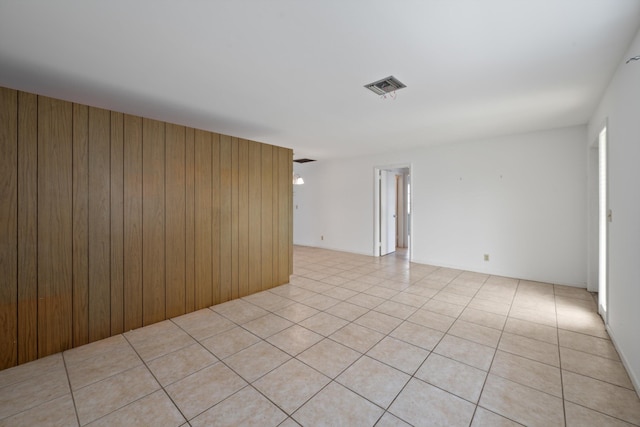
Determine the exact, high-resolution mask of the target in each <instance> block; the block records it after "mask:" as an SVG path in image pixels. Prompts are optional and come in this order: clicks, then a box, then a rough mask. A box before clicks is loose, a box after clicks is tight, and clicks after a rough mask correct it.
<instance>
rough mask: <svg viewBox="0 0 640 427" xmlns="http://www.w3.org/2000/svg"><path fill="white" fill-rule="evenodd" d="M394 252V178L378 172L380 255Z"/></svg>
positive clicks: (389, 173)
mask: <svg viewBox="0 0 640 427" xmlns="http://www.w3.org/2000/svg"><path fill="white" fill-rule="evenodd" d="M395 250H396V176H395V173H394V172H390V171H385V170H383V171H380V255H381V256H382V255H387V254H390V253H392V252H395Z"/></svg>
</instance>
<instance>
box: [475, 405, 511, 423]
mask: <svg viewBox="0 0 640 427" xmlns="http://www.w3.org/2000/svg"><path fill="white" fill-rule="evenodd" d="M521 425H522V424H519V423H517V422H515V421H511V420H510V419H508V418H505V417H503V416H501V415H498V414H496V413H494V412H491V411H488V410H486V409H484V408H482V407H480V406H478V407H477V408H476V413H475V414H474V416H473V421H472V422H471V427H518V426H521Z"/></svg>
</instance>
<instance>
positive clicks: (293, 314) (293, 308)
mask: <svg viewBox="0 0 640 427" xmlns="http://www.w3.org/2000/svg"><path fill="white" fill-rule="evenodd" d="M318 312H319V310H316V309H315V308H313V307H309V306H308V305H304V304H300V303H298V302H296V303H293V304H291V305H288V306H286V307H284V308H281V309H280V310H278V311H276V312H275V314H277V315H278V316H280V317H284V318H285V319H287V320H289V321H290V322H293V323H298V322H301V321H303V320H304V319H307V318H309V317H311V316H313V315H314V314H317V313H318Z"/></svg>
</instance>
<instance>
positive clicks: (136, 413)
mask: <svg viewBox="0 0 640 427" xmlns="http://www.w3.org/2000/svg"><path fill="white" fill-rule="evenodd" d="M185 421H186V420H185V419H184V417H183V416H182V414H181V413H180V411H179V410H178V408H176V406H175V405H174V404H173V402H172V401H171V399H169V396H167V394H166V393H165V392H164V391H163V390H158V391H156V392H154V393H151V394H150V395H148V396H145V397H143V398H142V399H140V400H137V401H135V402H133V403H131V404H129V405H127V406H125V407H124V408H121V409H118V410H117V411H115V412H112V413H110V414H108V415H106V416H104V417H103V418H100V419H99V420H96V421H94V422H93V423H91V424H89V425H90V426H91V427H100V426H104V427H111V426H125V425H130V426H140V427H142V426H148V427H155V426H160V425H162V426H167V427H169V426H175V427H178V426H181V425H182V424H184V422H185Z"/></svg>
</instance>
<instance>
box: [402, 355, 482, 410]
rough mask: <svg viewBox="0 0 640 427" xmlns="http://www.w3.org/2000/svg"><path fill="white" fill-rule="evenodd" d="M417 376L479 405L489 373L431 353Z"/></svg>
mask: <svg viewBox="0 0 640 427" xmlns="http://www.w3.org/2000/svg"><path fill="white" fill-rule="evenodd" d="M415 376H416V378H419V379H421V380H423V381H425V382H428V383H429V384H432V385H434V386H436V387H439V388H441V389H443V390H446V391H448V392H449V393H452V394H455V395H456V396H458V397H461V398H463V399H465V400H468V401H470V402H473V403H477V402H478V398H480V392H481V391H482V386H483V385H484V380H485V378H486V377H487V373H486V372H485V371H482V370H480V369H477V368H474V367H472V366H469V365H465V364H464V363H461V362H458V361H456V360H453V359H449V358H447V357H443V356H440V355H439V354H435V353H431V355H429V357H428V358H427V360H426V361H425V362H424V363H423V364H422V366H421V367H420V369H418V372H416V374H415Z"/></svg>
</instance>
